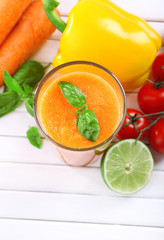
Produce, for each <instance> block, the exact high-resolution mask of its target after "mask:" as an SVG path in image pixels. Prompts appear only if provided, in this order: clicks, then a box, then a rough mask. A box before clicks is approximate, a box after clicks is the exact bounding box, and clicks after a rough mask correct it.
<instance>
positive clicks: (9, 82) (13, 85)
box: [3, 70, 27, 98]
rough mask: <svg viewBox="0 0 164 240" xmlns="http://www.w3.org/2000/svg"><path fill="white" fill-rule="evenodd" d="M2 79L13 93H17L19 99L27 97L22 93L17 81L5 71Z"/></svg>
mask: <svg viewBox="0 0 164 240" xmlns="http://www.w3.org/2000/svg"><path fill="white" fill-rule="evenodd" d="M3 78H4V81H5V84H6V86H7V87H8V88H10V89H11V90H13V91H14V92H16V93H18V95H19V96H20V97H21V98H26V97H27V94H26V93H25V92H24V91H23V89H22V88H21V86H20V85H19V83H18V82H17V81H15V80H14V79H13V78H12V77H11V76H10V74H9V73H8V72H7V71H6V70H5V71H4V74H3Z"/></svg>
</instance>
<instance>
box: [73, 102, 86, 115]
mask: <svg viewBox="0 0 164 240" xmlns="http://www.w3.org/2000/svg"><path fill="white" fill-rule="evenodd" d="M87 108H88V105H86V104H84V106H82V107H81V108H78V109H77V110H76V112H75V115H77V114H79V113H82V112H84V111H85V110H87Z"/></svg>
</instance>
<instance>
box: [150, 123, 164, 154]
mask: <svg viewBox="0 0 164 240" xmlns="http://www.w3.org/2000/svg"><path fill="white" fill-rule="evenodd" d="M149 143H150V145H151V146H152V148H154V149H155V150H156V151H157V152H160V153H164V119H163V118H162V119H160V120H158V122H157V123H156V124H154V125H153V126H152V127H151V128H150V132H149Z"/></svg>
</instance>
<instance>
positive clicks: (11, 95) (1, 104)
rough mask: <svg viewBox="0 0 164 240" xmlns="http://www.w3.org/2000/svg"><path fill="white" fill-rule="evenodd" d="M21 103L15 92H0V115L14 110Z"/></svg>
mask: <svg viewBox="0 0 164 240" xmlns="http://www.w3.org/2000/svg"><path fill="white" fill-rule="evenodd" d="M21 103H22V101H21V99H20V97H19V95H18V94H17V93H16V92H13V91H11V92H5V93H1V94H0V117H3V116H5V115H6V114H8V113H10V112H12V111H14V110H15V109H16V108H17V107H18V106H20V104H21Z"/></svg>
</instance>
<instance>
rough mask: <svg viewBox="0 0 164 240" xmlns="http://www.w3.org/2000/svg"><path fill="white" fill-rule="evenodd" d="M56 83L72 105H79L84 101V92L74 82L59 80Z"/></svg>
mask: <svg viewBox="0 0 164 240" xmlns="http://www.w3.org/2000/svg"><path fill="white" fill-rule="evenodd" d="M58 85H59V87H60V89H61V91H62V93H63V95H64V97H65V98H66V99H67V101H68V102H69V103H70V104H71V105H72V106H73V107H81V106H83V105H84V104H85V103H86V97H85V94H84V93H83V92H82V91H81V90H80V89H79V88H78V87H76V86H75V85H74V84H72V83H70V82H65V81H61V82H59V83H58Z"/></svg>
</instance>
